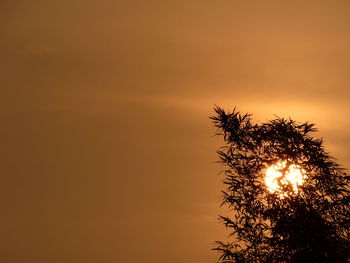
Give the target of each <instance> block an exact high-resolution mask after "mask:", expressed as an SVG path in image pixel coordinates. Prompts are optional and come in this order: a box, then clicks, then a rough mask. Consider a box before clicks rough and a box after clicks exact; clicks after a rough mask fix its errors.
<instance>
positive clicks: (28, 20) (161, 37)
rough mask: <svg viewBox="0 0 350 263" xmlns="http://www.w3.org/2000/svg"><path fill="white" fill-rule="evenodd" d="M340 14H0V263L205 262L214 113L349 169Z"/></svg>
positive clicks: (181, 8) (226, 8) (126, 6)
mask: <svg viewBox="0 0 350 263" xmlns="http://www.w3.org/2000/svg"><path fill="white" fill-rule="evenodd" d="M349 12H350V2H349V1H345V0H344V1H340V0H334V1H324V0H317V1H316V0H315V1H312V0H306V1H305V0H304V1H300V0H295V1H277V0H276V1H272V0H266V1H258V0H256V1H253V0H252V1H237V0H219V1H213V0H211V1H208V0H202V1H195V0H186V1H183V0H177V1H168V0H162V1H160V0H149V1H141V0H127V1H126V0H125V1H118V0H113V1H112V0H99V1H97V0H85V1H81V0H69V1H68V0H60V1H56V0H50V1H48V0H34V1H33V0H31V1H29V0H16V1H13V0H12V1H10V0H2V1H1V3H0V34H1V38H0V50H1V60H0V83H1V88H0V116H1V125H0V143H1V144H0V145H1V150H0V154H1V156H0V171H1V173H0V207H1V213H0V261H1V262H6V263H23V262H27V263H32V262H33V263H34V262H35V263H61V262H65V263H76V262H84V263H97V262H102V263H111V262H126V263H138V262H144V263H161V262H162V263H163V262H167V263H194V262H201V263H210V262H214V261H215V260H216V259H217V258H218V254H216V253H215V252H214V251H211V248H213V247H214V246H215V245H214V241H215V240H225V239H226V237H227V235H228V233H229V232H227V231H226V230H225V229H224V226H222V225H220V224H219V223H218V221H217V218H218V215H219V214H220V213H227V211H225V210H223V209H220V208H219V205H220V201H221V194H220V191H221V190H222V189H223V188H224V185H223V184H222V179H223V178H222V176H220V175H219V172H220V171H221V170H222V169H224V167H223V166H221V165H219V164H217V163H215V162H216V161H217V160H218V158H217V155H216V153H215V151H216V150H217V149H218V148H219V147H220V146H222V145H223V143H224V142H223V139H222V138H220V137H215V136H213V135H214V133H215V129H214V127H213V125H212V123H211V121H210V120H209V116H211V115H213V114H214V112H213V106H214V105H219V106H221V107H223V108H225V109H233V108H234V107H237V109H238V110H240V111H242V112H249V113H252V114H253V119H254V121H257V122H264V121H267V120H269V119H272V118H275V115H277V116H280V117H286V118H287V117H291V118H293V119H295V120H297V121H299V122H304V121H310V122H313V123H316V124H317V127H318V128H319V132H318V133H317V134H315V136H316V137H318V138H319V137H323V138H324V141H325V145H326V147H327V150H328V151H329V152H331V154H332V155H333V156H334V157H336V158H337V160H338V162H339V163H340V164H342V165H343V166H344V167H347V168H349V167H350V159H349V157H350V150H349V149H350V136H349V133H348V127H349V125H350V120H349V118H348V116H349V114H350V108H349V98H350V88H349V87H350V74H349V72H350V16H349Z"/></svg>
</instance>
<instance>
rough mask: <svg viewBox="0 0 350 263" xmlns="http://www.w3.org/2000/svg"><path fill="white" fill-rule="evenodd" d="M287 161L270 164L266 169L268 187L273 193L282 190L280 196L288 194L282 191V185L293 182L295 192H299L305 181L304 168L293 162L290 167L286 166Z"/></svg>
mask: <svg viewBox="0 0 350 263" xmlns="http://www.w3.org/2000/svg"><path fill="white" fill-rule="evenodd" d="M286 163H287V162H286V161H284V162H279V163H277V164H275V165H272V166H270V167H269V168H268V169H267V170H266V175H265V184H266V186H267V189H268V190H269V191H270V192H271V193H275V192H281V194H280V197H282V198H283V197H286V196H287V195H288V194H287V193H283V192H282V189H281V188H282V187H281V185H288V184H291V186H292V189H293V193H298V187H299V186H300V185H302V184H303V183H304V178H305V176H304V174H303V170H302V169H301V168H300V167H299V166H297V165H295V164H291V165H290V166H289V167H288V169H286V170H285V171H284V169H285V168H286Z"/></svg>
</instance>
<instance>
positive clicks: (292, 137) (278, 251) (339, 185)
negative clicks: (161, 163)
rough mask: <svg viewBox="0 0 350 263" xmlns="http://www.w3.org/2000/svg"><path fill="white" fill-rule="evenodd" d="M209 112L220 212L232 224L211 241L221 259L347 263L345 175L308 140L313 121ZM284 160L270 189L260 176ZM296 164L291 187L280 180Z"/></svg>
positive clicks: (349, 195) (318, 143) (349, 236)
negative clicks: (219, 140)
mask: <svg viewBox="0 0 350 263" xmlns="http://www.w3.org/2000/svg"><path fill="white" fill-rule="evenodd" d="M214 110H215V116H213V117H210V118H211V119H212V120H213V123H214V125H215V127H216V128H217V133H216V134H217V135H221V136H223V138H224V141H225V145H224V146H223V147H221V148H220V150H219V151H218V155H219V158H220V162H222V163H223V164H225V166H226V167H227V169H225V170H224V171H223V173H224V175H225V179H224V184H225V185H226V189H225V191H222V193H223V202H222V204H221V205H227V206H228V208H229V209H230V210H231V211H232V215H231V216H230V217H227V216H220V219H221V221H222V222H223V224H224V225H225V226H226V227H227V228H229V229H230V239H229V241H227V242H220V241H217V247H216V248H214V250H217V251H219V252H220V262H232V263H233V262H240V263H241V262H258V263H260V262H269V263H270V262H271V263H274V262H286V263H287V262H293V263H294V262H298V263H303V262H307V263H313V262H317V263H321V262H327V263H328V262H342V263H343V262H347V260H348V258H349V255H350V254H349V248H350V230H349V229H350V208H349V202H350V191H349V181H350V177H349V176H347V174H346V173H345V172H344V168H342V167H341V166H340V165H338V164H337V163H336V162H335V160H334V158H332V157H331V156H330V155H329V153H327V152H326V151H325V149H324V146H323V142H322V139H314V138H313V137H312V136H310V134H311V133H312V132H315V131H316V129H315V128H314V124H309V123H302V124H300V123H297V122H295V121H293V120H292V119H283V118H276V119H273V120H271V121H268V122H266V123H262V124H254V123H252V120H251V115H250V114H241V113H240V112H238V111H236V109H234V110H233V111H232V112H225V111H224V110H223V109H221V108H220V107H217V106H216V107H215V108H214ZM278 162H279V163H281V162H283V163H284V166H283V167H280V169H279V172H280V173H281V174H282V176H281V178H279V179H277V180H276V183H277V185H278V188H276V190H275V191H271V190H269V189H268V188H267V187H266V184H265V182H264V177H265V172H266V169H267V168H268V167H270V166H271V165H274V164H276V163H278ZM292 166H294V167H300V168H301V169H302V173H303V175H304V182H303V184H302V185H299V187H298V190H297V191H295V189H294V188H293V185H292V184H291V183H290V182H288V181H287V180H284V179H283V178H285V176H286V175H287V172H288V170H289V169H290V167H292Z"/></svg>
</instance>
